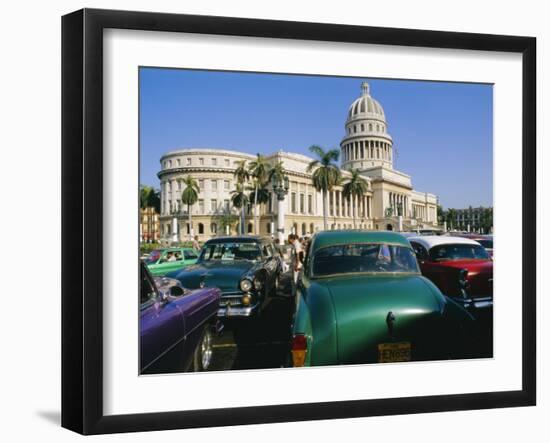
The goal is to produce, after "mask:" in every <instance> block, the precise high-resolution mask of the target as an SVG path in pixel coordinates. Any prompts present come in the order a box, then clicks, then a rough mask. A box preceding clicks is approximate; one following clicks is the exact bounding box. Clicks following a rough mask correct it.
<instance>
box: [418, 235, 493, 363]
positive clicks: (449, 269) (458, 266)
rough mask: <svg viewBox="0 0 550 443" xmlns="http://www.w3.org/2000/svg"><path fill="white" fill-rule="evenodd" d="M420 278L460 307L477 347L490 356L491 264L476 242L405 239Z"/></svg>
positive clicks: (491, 311) (428, 238)
mask: <svg viewBox="0 0 550 443" xmlns="http://www.w3.org/2000/svg"><path fill="white" fill-rule="evenodd" d="M408 240H409V242H410V243H411V246H412V247H413V249H414V251H415V252H416V258H417V260H418V264H419V265H420V270H421V272H422V275H424V276H425V277H427V278H429V279H430V280H431V281H432V282H433V283H434V284H435V285H436V286H437V287H438V288H439V289H440V290H441V292H442V293H443V294H445V295H447V296H449V297H450V298H451V299H453V300H454V301H455V302H457V303H458V304H460V305H462V306H463V307H464V308H465V309H466V310H467V311H468V312H470V314H472V316H473V317H474V318H475V319H476V320H477V322H476V332H474V334H476V338H477V340H476V341H477V346H479V348H480V350H481V352H483V353H484V354H485V355H492V353H493V260H492V259H491V257H490V256H489V253H488V252H487V250H486V249H485V248H484V247H483V246H481V245H480V244H479V243H478V242H477V241H474V240H471V239H469V238H463V237H450V236H423V237H409V238H408Z"/></svg>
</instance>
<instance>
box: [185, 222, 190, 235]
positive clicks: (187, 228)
mask: <svg viewBox="0 0 550 443" xmlns="http://www.w3.org/2000/svg"><path fill="white" fill-rule="evenodd" d="M185 227H186V231H187V234H191V229H190V228H189V223H186V224H185Z"/></svg>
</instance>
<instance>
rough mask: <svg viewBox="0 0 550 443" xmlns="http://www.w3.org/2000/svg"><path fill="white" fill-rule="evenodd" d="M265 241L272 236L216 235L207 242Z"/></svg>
mask: <svg viewBox="0 0 550 443" xmlns="http://www.w3.org/2000/svg"><path fill="white" fill-rule="evenodd" d="M263 241H271V239H270V238H267V237H262V236H259V235H232V236H223V237H214V238H211V239H210V240H207V241H206V243H205V244H212V243H227V242H241V243H256V242H263Z"/></svg>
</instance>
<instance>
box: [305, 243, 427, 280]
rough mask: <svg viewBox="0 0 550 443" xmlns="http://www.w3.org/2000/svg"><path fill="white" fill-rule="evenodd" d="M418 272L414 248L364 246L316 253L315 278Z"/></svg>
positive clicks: (341, 247) (314, 258) (349, 246)
mask: <svg viewBox="0 0 550 443" xmlns="http://www.w3.org/2000/svg"><path fill="white" fill-rule="evenodd" d="M361 272H364V273H380V274H383V273H418V272H419V271H418V263H417V261H416V257H415V255H414V252H413V251H412V249H411V248H408V247H405V246H399V245H388V244H384V243H382V244H380V243H364V244H355V245H353V244H352V245H349V244H346V245H335V246H329V247H326V248H322V249H320V250H318V251H317V252H315V255H314V257H313V261H312V274H313V277H320V276H326V275H332V274H348V273H361Z"/></svg>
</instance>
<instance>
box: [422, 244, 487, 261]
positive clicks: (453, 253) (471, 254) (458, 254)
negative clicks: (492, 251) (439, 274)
mask: <svg viewBox="0 0 550 443" xmlns="http://www.w3.org/2000/svg"><path fill="white" fill-rule="evenodd" d="M430 258H431V260H432V261H448V260H468V259H470V260H476V259H477V260H489V254H488V253H487V251H486V250H485V248H484V247H483V246H480V245H469V244H449V245H439V246H434V247H433V248H432V249H430Z"/></svg>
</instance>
